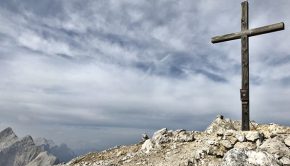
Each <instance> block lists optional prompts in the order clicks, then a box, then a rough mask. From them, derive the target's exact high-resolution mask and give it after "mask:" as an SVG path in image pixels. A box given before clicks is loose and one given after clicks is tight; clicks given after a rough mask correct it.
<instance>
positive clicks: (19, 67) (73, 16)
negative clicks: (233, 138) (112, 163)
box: [0, 0, 290, 149]
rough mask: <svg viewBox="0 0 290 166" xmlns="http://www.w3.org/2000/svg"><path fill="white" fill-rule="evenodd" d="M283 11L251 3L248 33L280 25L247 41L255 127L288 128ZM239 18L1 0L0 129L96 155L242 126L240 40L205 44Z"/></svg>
mask: <svg viewBox="0 0 290 166" xmlns="http://www.w3.org/2000/svg"><path fill="white" fill-rule="evenodd" d="M288 4H289V2H288V1H286V0H283V1H281V2H279V3H275V2H272V1H270V0H267V1H263V2H260V1H250V5H251V6H250V10H251V11H250V13H251V26H253V27H254V26H262V25H264V24H268V23H275V22H277V21H278V20H285V23H286V30H285V31H283V32H279V33H275V34H271V35H265V37H264V36H263V37H254V38H252V39H251V40H250V46H251V47H250V56H251V71H250V73H251V87H252V88H251V99H252V103H251V110H252V111H251V115H252V119H255V120H257V121H258V122H269V121H270V120H269V119H268V117H271V121H274V122H277V123H279V122H281V123H283V124H288V123H287V118H285V117H289V116H288V115H289V110H288V108H289V105H288V101H287V100H286V99H287V98H289V95H290V92H289V90H288V89H287V87H288V84H289V76H290V75H289V73H288V72H287V71H289V70H290V68H289V66H290V65H289V61H288V59H289V58H288V56H289V51H290V50H289V47H288V44H287V43H289V42H287V41H289V40H290V39H289V37H288V36H289V35H287V34H289V30H288V29H287V25H288V22H289V20H290V17H289V14H288V8H287V6H289V5H288ZM265 9H267V10H265ZM273 11H277V13H274V12H273ZM239 18H240V4H239V2H234V1H232V0H223V1H211V0H202V1H191V0H185V1H178V2H177V1H161V0H160V1H153V0H152V1H138V2H137V1H133V0H132V1H131V0H121V1H81V2H80V1H37V2H35V3H34V1H3V5H1V10H0V22H1V25H2V26H1V27H0V46H1V49H0V69H1V70H0V77H1V78H2V79H1V80H0V90H1V94H0V108H1V109H0V113H1V116H0V120H1V124H0V125H1V126H3V125H10V126H12V127H14V128H16V129H15V130H16V131H17V130H19V131H20V133H23V134H27V133H31V134H33V135H36V136H47V137H48V138H52V139H55V140H56V141H59V142H63V141H67V142H68V143H69V144H70V146H73V147H74V148H75V149H80V148H84V147H86V148H88V147H95V148H96V149H102V148H106V147H109V146H112V145H116V144H123V143H133V142H136V141H138V139H139V136H140V134H141V133H142V132H149V133H152V132H153V131H154V130H156V129H158V128H162V127H168V128H172V129H177V128H186V129H191V130H193V129H195V130H203V129H204V128H205V127H206V126H207V125H208V124H209V123H210V121H211V120H212V119H213V118H214V117H215V115H216V114H224V115H226V116H229V117H231V118H240V100H239V89H240V41H232V42H227V43H221V44H218V45H212V44H211V43H210V38H211V37H212V36H215V35H220V34H225V33H230V32H235V31H239V30H240V19H239ZM282 41H283V42H282ZM278 43H279V44H278ZM273 46H275V47H273ZM273 94H274V95H273ZM269 105H270V106H269ZM273 110H275V111H273ZM277 110H278V111H277ZM277 112H279V115H278V114H277ZM51 132H55V135H51V134H49V135H48V134H47V133H51ZM76 133H77V134H76ZM124 133H129V134H128V135H124ZM81 135H82V136H83V137H81ZM116 136H118V137H119V138H120V139H119V141H116V140H114V139H113V138H115V137H116ZM93 140H94V141H93Z"/></svg>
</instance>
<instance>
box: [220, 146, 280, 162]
mask: <svg viewBox="0 0 290 166" xmlns="http://www.w3.org/2000/svg"><path fill="white" fill-rule="evenodd" d="M222 165H223V166H256V165H261V166H262V165H263V166H279V165H281V163H280V162H279V161H277V160H276V159H275V157H274V156H273V155H271V154H269V153H267V152H263V151H253V150H246V149H235V148H234V149H232V150H230V151H228V152H227V153H226V154H225V156H224V158H223V162H222Z"/></svg>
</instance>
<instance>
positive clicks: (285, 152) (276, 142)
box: [259, 137, 290, 158]
mask: <svg viewBox="0 0 290 166" xmlns="http://www.w3.org/2000/svg"><path fill="white" fill-rule="evenodd" d="M259 149H261V150H264V151H267V152H268V153H271V154H274V155H276V156H277V158H280V157H283V156H284V157H288V158H289V157H290V149H289V148H288V147H287V146H286V145H285V144H284V143H283V142H282V138H281V137H274V138H269V139H267V140H266V141H265V142H264V143H263V144H262V145H261V146H260V147H259Z"/></svg>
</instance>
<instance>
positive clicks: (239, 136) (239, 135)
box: [235, 132, 246, 142]
mask: <svg viewBox="0 0 290 166" xmlns="http://www.w3.org/2000/svg"><path fill="white" fill-rule="evenodd" d="M235 137H236V138H237V140H238V141H239V142H244V141H245V140H246V138H245V134H244V133H243V132H237V133H236V136H235Z"/></svg>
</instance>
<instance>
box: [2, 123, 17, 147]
mask: <svg viewBox="0 0 290 166" xmlns="http://www.w3.org/2000/svg"><path fill="white" fill-rule="evenodd" d="M17 140H18V138H17V136H16V135H15V133H14V132H13V130H12V128H11V127H8V128H6V129H4V130H3V131H1V132H0V151H1V150H2V149H5V148H6V147H9V146H10V145H12V144H13V143H15V142H16V141H17Z"/></svg>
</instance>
